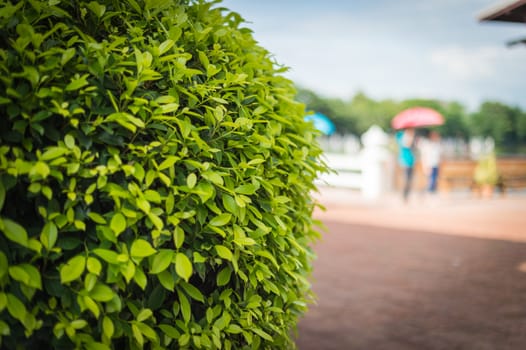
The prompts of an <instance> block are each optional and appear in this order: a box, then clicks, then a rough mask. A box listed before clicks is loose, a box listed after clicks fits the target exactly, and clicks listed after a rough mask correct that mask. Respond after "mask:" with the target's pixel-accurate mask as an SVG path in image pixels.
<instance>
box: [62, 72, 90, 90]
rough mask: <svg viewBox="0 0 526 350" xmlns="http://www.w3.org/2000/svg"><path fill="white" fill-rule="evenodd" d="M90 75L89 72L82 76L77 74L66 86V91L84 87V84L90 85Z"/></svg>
mask: <svg viewBox="0 0 526 350" xmlns="http://www.w3.org/2000/svg"><path fill="white" fill-rule="evenodd" d="M88 76H89V74H85V75H83V76H81V77H79V76H77V77H75V78H72V79H71V82H70V83H69V84H68V85H67V86H66V91H74V90H78V89H80V88H81V87H84V86H86V85H88V84H89V83H88V81H87V80H86V79H88Z"/></svg>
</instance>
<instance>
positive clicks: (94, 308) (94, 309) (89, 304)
mask: <svg viewBox="0 0 526 350" xmlns="http://www.w3.org/2000/svg"><path fill="white" fill-rule="evenodd" d="M83 301H84V305H86V308H87V309H88V310H89V311H91V313H93V315H95V317H96V318H99V315H100V309H99V306H98V305H97V303H96V302H95V301H94V300H93V299H91V297H89V296H87V295H85V296H84V298H83Z"/></svg>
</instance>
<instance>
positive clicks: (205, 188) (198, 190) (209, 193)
mask: <svg viewBox="0 0 526 350" xmlns="http://www.w3.org/2000/svg"><path fill="white" fill-rule="evenodd" d="M192 192H193V193H195V194H197V195H198V196H199V198H201V202H203V203H206V201H207V200H209V199H210V198H212V197H213V195H214V193H215V190H214V186H213V185H212V184H211V183H209V182H206V181H200V182H199V184H198V185H197V186H196V187H194V188H193V190H192Z"/></svg>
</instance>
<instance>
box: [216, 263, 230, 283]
mask: <svg viewBox="0 0 526 350" xmlns="http://www.w3.org/2000/svg"><path fill="white" fill-rule="evenodd" d="M231 275H232V269H231V268H230V266H227V267H225V268H224V269H222V270H221V271H220V272H219V273H218V274H217V277H216V283H217V285H218V286H219V287H221V286H224V285H226V284H228V282H230V276H231Z"/></svg>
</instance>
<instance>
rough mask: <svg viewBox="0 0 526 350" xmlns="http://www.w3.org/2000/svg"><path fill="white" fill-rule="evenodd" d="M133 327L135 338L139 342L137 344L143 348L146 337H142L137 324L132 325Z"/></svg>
mask: <svg viewBox="0 0 526 350" xmlns="http://www.w3.org/2000/svg"><path fill="white" fill-rule="evenodd" d="M131 326H132V333H133V337H134V338H135V341H136V342H137V344H139V346H140V347H141V348H142V346H143V344H144V337H143V336H142V333H141V330H140V329H139V327H137V324H135V323H132V325H131Z"/></svg>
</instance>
